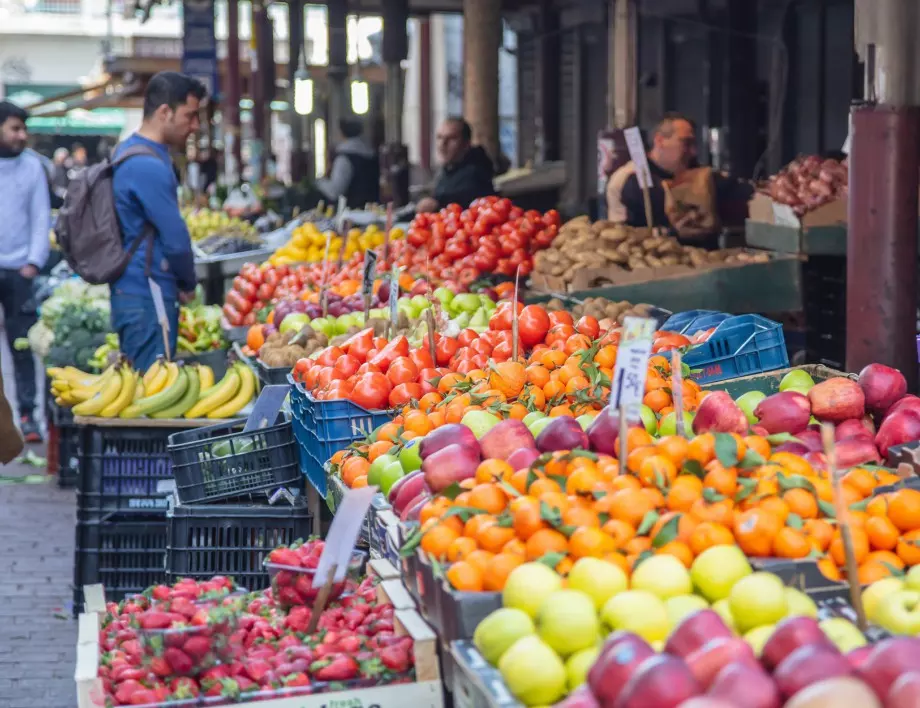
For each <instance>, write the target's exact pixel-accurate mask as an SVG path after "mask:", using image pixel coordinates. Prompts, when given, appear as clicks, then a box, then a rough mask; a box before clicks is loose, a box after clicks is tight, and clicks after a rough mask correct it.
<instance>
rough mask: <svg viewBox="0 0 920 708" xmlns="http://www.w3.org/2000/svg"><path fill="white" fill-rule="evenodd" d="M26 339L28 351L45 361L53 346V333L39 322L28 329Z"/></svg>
mask: <svg viewBox="0 0 920 708" xmlns="http://www.w3.org/2000/svg"><path fill="white" fill-rule="evenodd" d="M27 339H28V342H29V349H31V350H32V351H33V352H35V354H37V355H38V357H39V358H40V359H45V358H46V357H47V356H48V353H49V352H50V351H51V347H52V345H53V344H54V331H53V330H52V329H51V328H50V327H48V325H46V324H45V323H44V322H43V321H41V320H40V321H38V322H36V323H35V324H34V325H32V327H30V328H29V334H28V337H27Z"/></svg>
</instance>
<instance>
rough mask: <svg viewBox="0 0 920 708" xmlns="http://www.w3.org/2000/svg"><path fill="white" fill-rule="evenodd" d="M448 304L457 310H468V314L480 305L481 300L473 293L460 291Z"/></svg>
mask: <svg viewBox="0 0 920 708" xmlns="http://www.w3.org/2000/svg"><path fill="white" fill-rule="evenodd" d="M450 304H451V305H452V306H453V307H454V308H456V309H457V311H458V312H459V311H463V312H469V313H470V314H472V313H474V312H476V310H478V309H479V308H480V307H482V301H481V300H480V299H479V296H478V295H476V294H475V293H461V294H460V295H457V296H455V297H454V299H453V300H452V301H451V303H450Z"/></svg>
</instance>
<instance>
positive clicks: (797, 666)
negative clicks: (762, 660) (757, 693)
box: [773, 644, 853, 700]
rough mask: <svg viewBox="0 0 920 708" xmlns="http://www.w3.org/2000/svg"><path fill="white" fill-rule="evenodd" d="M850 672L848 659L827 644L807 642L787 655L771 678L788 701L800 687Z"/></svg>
mask: <svg viewBox="0 0 920 708" xmlns="http://www.w3.org/2000/svg"><path fill="white" fill-rule="evenodd" d="M852 671H853V669H852V667H851V666H850V662H848V661H847V660H846V658H845V657H844V656H843V654H841V653H840V652H839V651H837V649H836V647H828V646H827V645H826V644H809V645H806V646H804V647H799V648H798V649H796V650H795V651H794V652H792V653H791V654H789V655H788V656H787V657H786V658H785V659H783V661H782V662H781V663H780V665H779V666H777V667H776V670H775V671H774V672H773V680H774V681H776V685H777V687H778V688H779V691H780V693H782V694H783V696H784V697H785V698H786V699H787V700H788V699H789V698H792V697H793V696H794V695H795V694H796V693H798V692H799V691H801V690H802V689H803V688H806V687H808V686H810V685H811V684H813V683H816V682H818V681H822V680H824V679H827V678H833V677H834V676H847V675H849V674H850V673H851V672H852Z"/></svg>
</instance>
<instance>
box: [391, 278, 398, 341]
mask: <svg viewBox="0 0 920 708" xmlns="http://www.w3.org/2000/svg"><path fill="white" fill-rule="evenodd" d="M398 301H399V268H397V267H396V265H395V264H394V265H393V270H392V271H390V325H391V326H392V328H393V331H395V330H396V322H397V321H398V320H399V310H398V309H397V307H396V303H397V302H398Z"/></svg>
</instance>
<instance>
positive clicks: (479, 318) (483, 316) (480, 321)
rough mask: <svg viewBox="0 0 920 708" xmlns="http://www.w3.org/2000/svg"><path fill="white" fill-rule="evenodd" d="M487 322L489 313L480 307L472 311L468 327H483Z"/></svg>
mask: <svg viewBox="0 0 920 708" xmlns="http://www.w3.org/2000/svg"><path fill="white" fill-rule="evenodd" d="M488 324H489V313H488V312H487V311H486V308H484V307H480V308H479V309H478V310H476V312H475V313H473V316H472V317H471V318H470V327H483V326H485V325H488Z"/></svg>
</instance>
